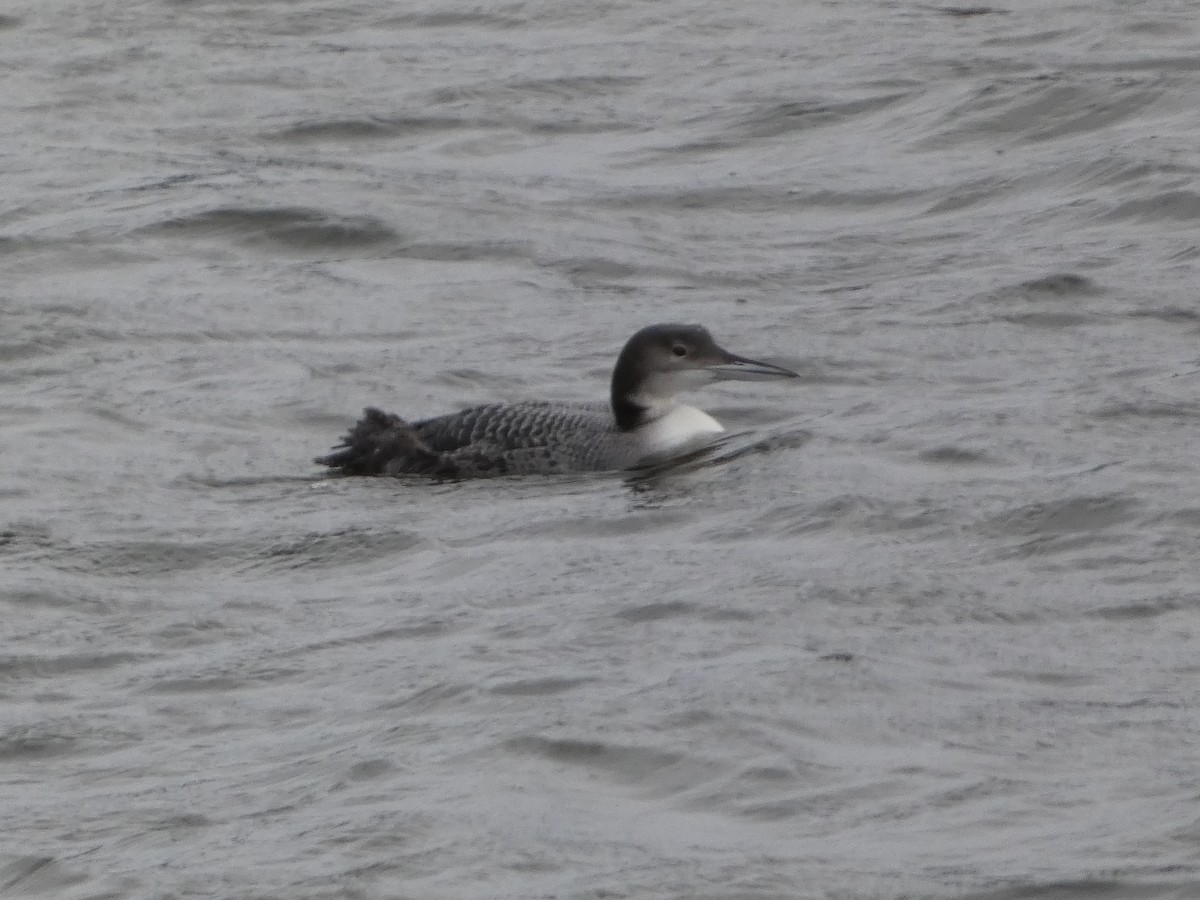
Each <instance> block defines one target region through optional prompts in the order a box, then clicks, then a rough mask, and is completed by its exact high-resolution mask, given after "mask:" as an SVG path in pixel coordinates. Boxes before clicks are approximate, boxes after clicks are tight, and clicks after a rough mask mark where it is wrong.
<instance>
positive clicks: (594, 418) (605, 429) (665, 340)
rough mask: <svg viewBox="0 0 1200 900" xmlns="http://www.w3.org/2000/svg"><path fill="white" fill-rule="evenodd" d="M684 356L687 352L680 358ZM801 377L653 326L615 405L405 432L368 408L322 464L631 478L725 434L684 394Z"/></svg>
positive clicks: (431, 423) (533, 409) (626, 370)
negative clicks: (696, 388) (716, 380)
mask: <svg viewBox="0 0 1200 900" xmlns="http://www.w3.org/2000/svg"><path fill="white" fill-rule="evenodd" d="M681 351H682V352H681ZM722 367H725V368H727V369H734V368H739V369H740V371H742V372H748V373H750V374H765V375H784V376H795V374H796V373H794V372H791V371H789V370H787V369H783V368H781V367H779V366H771V365H767V364H765V363H756V362H754V361H752V360H748V359H744V358H742V357H738V356H734V355H733V354H731V353H729V352H728V351H725V350H722V349H721V348H720V347H718V346H717V345H716V344H715V343H714V342H713V340H712V337H711V336H710V335H709V334H708V332H707V331H705V330H704V329H703V328H701V327H700V326H698V325H651V326H649V327H648V328H644V329H642V330H641V331H639V332H638V333H637V334H635V335H634V336H633V337H632V338H630V340H629V342H628V343H627V344H626V345H625V349H624V350H622V352H621V355H620V357H619V358H618V360H617V365H616V368H615V369H614V371H613V381H612V397H611V402H610V403H609V404H599V403H580V404H563V403H554V402H546V401H524V402H519V403H494V404H487V405H484V406H473V407H470V408H468V409H464V410H462V411H460V412H456V413H450V414H448V415H444V416H437V417H435V418H431V419H424V420H422V421H419V422H412V423H409V422H406V421H405V420H403V419H401V418H400V417H399V416H396V415H391V414H388V413H384V412H382V411H380V410H378V409H374V408H368V409H367V410H365V411H364V413H363V417H362V418H361V419H360V420H359V421H358V423H357V424H355V426H354V427H353V428H352V429H350V431H349V432H348V433H347V435H346V436H345V438H343V443H342V445H341V446H340V447H338V448H336V449H335V450H334V451H333V452H332V453H330V454H328V455H327V456H324V457H320V458H318V459H317V462H318V463H320V464H322V465H326V466H329V467H331V468H334V469H337V470H339V471H341V472H342V473H344V474H347V475H404V474H412V475H432V476H437V477H446V478H480V477H488V476H494V475H530V474H553V473H560V472H594V471H604V470H613V469H626V468H630V467H632V466H636V465H639V464H642V463H647V462H653V461H655V460H658V459H664V458H668V457H670V456H671V455H674V454H676V453H682V452H686V451H687V450H689V449H692V448H694V447H696V446H697V445H698V444H699V443H701V442H703V441H706V440H711V438H712V436H713V435H715V434H719V433H720V432H722V431H723V430H724V429H723V428H722V427H721V425H720V423H719V422H717V421H716V419H714V418H713V417H712V416H710V415H708V414H707V413H705V412H703V411H701V410H699V409H697V408H695V407H693V406H688V405H686V404H683V403H680V402H678V401H677V400H676V399H675V396H674V395H675V392H676V391H677V390H679V389H681V388H684V387H687V386H689V385H691V384H693V383H697V382H699V381H703V380H708V379H710V378H712V377H719V373H718V374H716V375H714V370H717V369H720V368H722Z"/></svg>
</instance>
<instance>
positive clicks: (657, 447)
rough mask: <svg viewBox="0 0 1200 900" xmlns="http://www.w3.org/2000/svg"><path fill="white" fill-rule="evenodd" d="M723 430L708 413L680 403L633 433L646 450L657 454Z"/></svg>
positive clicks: (684, 445) (695, 441) (696, 441)
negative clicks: (635, 433)
mask: <svg viewBox="0 0 1200 900" xmlns="http://www.w3.org/2000/svg"><path fill="white" fill-rule="evenodd" d="M724 430H725V429H724V428H722V427H721V423H720V422H718V421H717V420H716V419H714V418H713V417H712V416H710V415H709V414H708V413H706V412H704V411H703V410H700V409H696V407H694V406H685V405H684V404H682V403H681V404H677V405H675V406H672V407H671V408H670V409H669V410H667V411H666V412H664V413H663V414H662V415H661V416H658V417H657V418H655V419H653V420H652V421H650V422H647V423H646V424H645V425H643V426H642V427H641V428H639V429H638V430H637V435H638V439H639V441H640V442H641V444H642V447H643V449H644V451H645V452H646V453H648V454H659V453H671V452H674V451H676V450H682V449H684V448H685V447H687V446H688V445H689V444H696V443H699V442H701V441H702V440H703V439H705V438H708V437H711V436H712V435H714V434H720V433H721V432H722V431H724Z"/></svg>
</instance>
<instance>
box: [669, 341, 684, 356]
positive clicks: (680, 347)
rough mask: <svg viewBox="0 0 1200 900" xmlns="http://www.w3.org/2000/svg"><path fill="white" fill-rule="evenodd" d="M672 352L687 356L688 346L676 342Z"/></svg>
mask: <svg viewBox="0 0 1200 900" xmlns="http://www.w3.org/2000/svg"><path fill="white" fill-rule="evenodd" d="M671 352H672V353H674V354H675V355H676V356H687V347H685V346H683V344H676V345H675V346H674V347H672V348H671Z"/></svg>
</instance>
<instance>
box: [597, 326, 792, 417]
mask: <svg viewBox="0 0 1200 900" xmlns="http://www.w3.org/2000/svg"><path fill="white" fill-rule="evenodd" d="M763 376H766V377H771V376H782V377H785V378H798V377H799V375H798V374H797V373H796V372H793V371H792V370H791V369H785V368H783V367H782V366H774V365H771V364H770V363H763V362H758V361H756V360H753V359H747V358H746V357H744V356H738V355H736V354H734V353H730V352H729V351H728V350H726V349H725V348H723V347H721V346H719V345H718V344H717V342H716V341H714V340H713V337H712V335H711V334H709V333H708V329H706V328H703V327H701V326H700V325H676V324H665V325H648V326H647V327H645V328H643V329H642V330H641V331H639V332H638V333H637V334H635V335H634V336H633V337H631V338H630V339H629V340H628V341H627V342H626V344H625V347H624V349H622V350H621V355H620V356H618V357H617V365H616V367H615V368H614V369H613V378H612V407H613V415H614V416H616V420H617V427H618V428H620V429H621V430H623V431H628V430H631V429H633V428H637V427H638V426H639V425H641V424H643V423H644V422H645V421H646V420H647V418H653V417H654V416H655V415H657V414H658V413H659V412H660V411H662V410H664V409H666V408H669V407H670V405H671V404H672V401H673V399H674V397H675V395H676V394H677V393H679V392H680V391H683V390H687V389H688V388H693V387H698V386H699V385H702V384H707V383H709V382H710V381H716V380H718V379H725V378H755V377H763Z"/></svg>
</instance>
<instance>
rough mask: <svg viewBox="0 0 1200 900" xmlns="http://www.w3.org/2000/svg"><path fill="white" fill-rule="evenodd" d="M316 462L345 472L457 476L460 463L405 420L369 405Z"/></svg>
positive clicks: (350, 473) (356, 473)
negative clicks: (331, 448)
mask: <svg viewBox="0 0 1200 900" xmlns="http://www.w3.org/2000/svg"><path fill="white" fill-rule="evenodd" d="M313 462H316V463H318V464H319V465H322V466H329V468H331V469H337V470H339V471H340V472H341V473H342V474H344V475H400V474H405V473H411V474H414V475H444V476H451V477H452V476H454V475H455V474H456V473H457V466H456V465H455V464H454V463H453V461H452V460H450V459H447V458H446V455H445V454H442V453H438V452H436V451H434V450H432V449H430V447H429V445H428V444H426V443H425V441H423V440H422V439H421V436H420V435H419V434H417V432H416V431H415V430H414V429H413V427H412V426H411V425H410V424H409V423H408V422H406V421H404V419H402V418H400V417H399V416H397V415H393V414H392V413H385V412H383V411H382V410H379V409H376V408H374V407H371V406H368V407H367V408H366V409H364V410H363V414H362V418H361V419H359V420H358V421H357V422H356V423H355V424H354V427H353V428H351V429H350V430H349V431H348V432H346V436H345V437H343V438H342V443H340V444H339V445H338V446H336V447H334V448H333V451H332V452H330V453H328V454H326V455H325V456H318V457H317V458H316V459H315V460H313Z"/></svg>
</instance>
